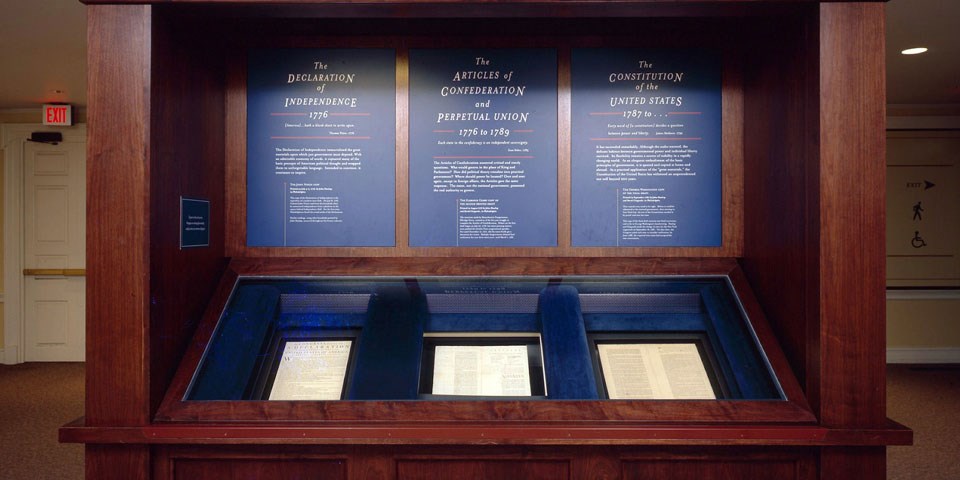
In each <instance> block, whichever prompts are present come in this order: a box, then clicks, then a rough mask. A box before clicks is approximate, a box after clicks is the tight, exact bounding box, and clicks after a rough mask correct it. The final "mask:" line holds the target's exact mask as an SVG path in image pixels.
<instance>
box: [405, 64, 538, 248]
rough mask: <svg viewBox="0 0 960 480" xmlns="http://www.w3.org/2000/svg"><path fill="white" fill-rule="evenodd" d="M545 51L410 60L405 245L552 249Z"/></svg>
mask: <svg viewBox="0 0 960 480" xmlns="http://www.w3.org/2000/svg"><path fill="white" fill-rule="evenodd" d="M556 212H557V53H556V50H554V49H461V50H434V49H414V50H411V51H410V245H411V246H413V247H434V246H461V247H463V246H473V247H493V246H555V245H556V244H557V213H556Z"/></svg>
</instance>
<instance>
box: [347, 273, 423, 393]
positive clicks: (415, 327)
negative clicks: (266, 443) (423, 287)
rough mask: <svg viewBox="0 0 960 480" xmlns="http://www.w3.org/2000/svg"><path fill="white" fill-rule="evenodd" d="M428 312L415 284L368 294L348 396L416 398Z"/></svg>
mask: <svg viewBox="0 0 960 480" xmlns="http://www.w3.org/2000/svg"><path fill="white" fill-rule="evenodd" d="M427 315H428V314H427V301H426V297H425V296H424V295H423V294H422V293H420V292H419V290H417V289H410V288H407V287H406V286H392V287H385V288H381V289H380V290H378V291H377V293H376V294H375V295H373V296H372V297H371V298H370V307H369V309H368V317H367V322H366V325H365V327H364V329H363V331H362V332H361V334H360V339H359V341H358V342H357V356H356V365H355V366H354V369H353V376H352V380H351V382H350V388H349V392H348V394H347V398H348V399H350V400H412V399H416V398H417V389H418V388H417V387H418V384H419V381H420V354H421V352H422V351H423V324H424V322H425V321H426V317H427Z"/></svg>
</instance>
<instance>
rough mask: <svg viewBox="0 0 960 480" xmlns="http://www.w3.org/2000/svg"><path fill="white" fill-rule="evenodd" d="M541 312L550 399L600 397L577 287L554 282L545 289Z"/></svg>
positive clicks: (541, 298) (542, 296)
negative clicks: (559, 284)
mask: <svg viewBox="0 0 960 480" xmlns="http://www.w3.org/2000/svg"><path fill="white" fill-rule="evenodd" d="M539 311H540V323H541V329H542V330H541V338H542V341H543V356H544V359H543V367H544V375H545V376H546V378H547V398H549V399H551V400H574V399H585V400H589V399H596V398H599V395H598V393H597V380H596V377H595V376H594V373H593V362H592V360H591V359H590V346H589V345H588V344H587V335H586V332H585V331H584V329H583V316H582V315H581V313H580V299H579V297H578V296H577V289H576V288H573V287H570V286H553V285H552V286H549V287H547V288H545V289H543V291H542V292H541V293H540V306H539Z"/></svg>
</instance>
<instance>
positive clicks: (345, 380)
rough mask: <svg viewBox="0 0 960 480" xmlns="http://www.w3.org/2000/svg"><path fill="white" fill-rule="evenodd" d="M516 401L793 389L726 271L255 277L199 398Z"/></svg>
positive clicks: (223, 333)
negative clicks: (775, 367) (785, 384)
mask: <svg viewBox="0 0 960 480" xmlns="http://www.w3.org/2000/svg"><path fill="white" fill-rule="evenodd" d="M514 350H515V351H514ZM518 352H519V353H518ZM521 353H523V355H521ZM468 360H469V361H468ZM481 374H482V375H486V377H484V378H485V380H482V379H481V378H480V375H481ZM651 375H654V376H651ZM653 380H656V381H655V382H654V383H650V384H649V385H646V386H643V385H640V386H638V385H639V384H638V383H637V382H643V381H646V382H651V381H653ZM451 382H453V383H451ZM456 382H460V383H459V384H457V383H456ZM470 382H474V383H475V384H476V385H477V386H476V387H470V386H467V385H466V384H467V383H470ZM521 384H522V385H521ZM458 385H459V386H458ZM437 388H440V390H437ZM471 388H475V389H476V390H470V389H471ZM638 389H639V390H638ZM648 390H650V391H648ZM638 392H640V393H638ZM501 398H509V399H511V400H516V399H529V400H543V399H546V400H604V399H630V400H685V399H708V398H716V399H737V400H782V399H783V398H784V396H783V393H782V391H781V389H780V386H779V383H778V381H777V379H776V378H775V375H774V374H773V373H772V370H771V368H770V366H769V364H768V362H767V360H766V357H765V355H764V353H763V351H762V348H761V347H760V345H759V343H758V341H757V339H756V336H755V335H754V333H753V329H752V327H751V325H750V322H749V319H748V318H746V315H745V313H744V311H743V308H742V307H741V305H740V301H739V299H738V297H737V295H736V292H735V291H734V289H733V287H732V286H731V283H730V281H729V280H728V279H727V278H726V277H723V276H712V277H686V276H670V277H605V276H603V277H551V278H547V277H478V278H474V277H471V278H467V277H419V278H393V277H303V278H258V277H244V278H241V279H239V280H238V281H237V283H236V285H235V287H234V290H233V292H232V294H231V297H230V299H229V301H228V302H227V304H226V307H225V308H224V310H223V312H222V314H221V316H220V320H219V323H218V325H217V328H216V330H215V332H214V334H213V336H212V338H211V340H210V342H209V344H208V345H207V346H206V351H205V353H204V356H203V359H202V360H201V362H200V364H199V367H198V368H197V371H196V372H195V374H194V378H193V381H192V384H191V386H190V388H189V389H188V391H187V395H186V398H185V400H301V401H312V400H448V401H449V400H477V399H483V400H496V399H501Z"/></svg>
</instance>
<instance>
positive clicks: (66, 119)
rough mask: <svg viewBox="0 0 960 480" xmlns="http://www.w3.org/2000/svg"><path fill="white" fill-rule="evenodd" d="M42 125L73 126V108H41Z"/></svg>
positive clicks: (57, 105)
mask: <svg viewBox="0 0 960 480" xmlns="http://www.w3.org/2000/svg"><path fill="white" fill-rule="evenodd" d="M43 124H44V125H60V126H70V125H73V107H72V106H71V105H59V104H53V105H44V106H43Z"/></svg>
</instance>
